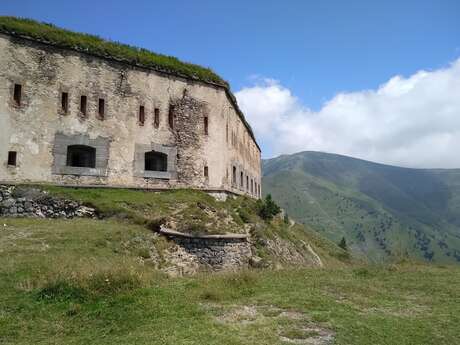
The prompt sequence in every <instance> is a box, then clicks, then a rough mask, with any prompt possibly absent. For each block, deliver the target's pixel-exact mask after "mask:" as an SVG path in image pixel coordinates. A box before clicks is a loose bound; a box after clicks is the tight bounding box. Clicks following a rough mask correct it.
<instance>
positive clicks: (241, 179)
mask: <svg viewBox="0 0 460 345" xmlns="http://www.w3.org/2000/svg"><path fill="white" fill-rule="evenodd" d="M240 187H241V188H243V187H244V183H243V172H240Z"/></svg>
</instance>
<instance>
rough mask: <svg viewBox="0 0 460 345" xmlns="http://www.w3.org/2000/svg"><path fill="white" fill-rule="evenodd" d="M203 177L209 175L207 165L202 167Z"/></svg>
mask: <svg viewBox="0 0 460 345" xmlns="http://www.w3.org/2000/svg"><path fill="white" fill-rule="evenodd" d="M204 177H206V178H208V177H209V168H208V167H207V166H205V167H204Z"/></svg>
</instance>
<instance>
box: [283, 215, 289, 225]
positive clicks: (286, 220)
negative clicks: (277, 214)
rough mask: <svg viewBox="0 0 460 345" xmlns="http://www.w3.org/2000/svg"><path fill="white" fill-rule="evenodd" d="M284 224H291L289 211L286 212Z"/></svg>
mask: <svg viewBox="0 0 460 345" xmlns="http://www.w3.org/2000/svg"><path fill="white" fill-rule="evenodd" d="M284 224H286V225H289V216H288V214H287V212H286V213H284Z"/></svg>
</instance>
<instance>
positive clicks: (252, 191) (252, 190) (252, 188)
mask: <svg viewBox="0 0 460 345" xmlns="http://www.w3.org/2000/svg"><path fill="white" fill-rule="evenodd" d="M253 193H254V187H253V182H252V179H251V194H253Z"/></svg>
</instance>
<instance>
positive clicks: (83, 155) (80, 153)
mask: <svg viewBox="0 0 460 345" xmlns="http://www.w3.org/2000/svg"><path fill="white" fill-rule="evenodd" d="M67 166H69V167H79V168H95V167H96V149H95V148H94V147H91V146H86V145H70V146H67Z"/></svg>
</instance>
